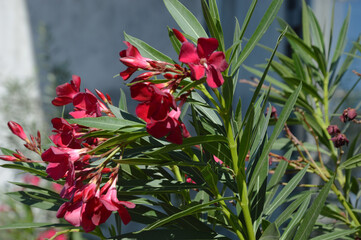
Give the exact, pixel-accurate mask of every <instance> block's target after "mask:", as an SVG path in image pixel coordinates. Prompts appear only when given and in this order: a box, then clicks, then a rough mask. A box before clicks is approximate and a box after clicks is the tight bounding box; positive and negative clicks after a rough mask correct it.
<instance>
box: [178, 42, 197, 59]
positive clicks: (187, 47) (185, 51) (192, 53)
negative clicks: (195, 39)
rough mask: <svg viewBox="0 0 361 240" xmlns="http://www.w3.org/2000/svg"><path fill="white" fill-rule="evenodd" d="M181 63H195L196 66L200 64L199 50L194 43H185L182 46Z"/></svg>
mask: <svg viewBox="0 0 361 240" xmlns="http://www.w3.org/2000/svg"><path fill="white" fill-rule="evenodd" d="M179 61H181V62H183V63H194V64H198V63H199V57H198V54H197V49H196V47H195V46H194V45H193V44H192V43H190V42H185V43H183V44H182V47H181V49H180V53H179Z"/></svg>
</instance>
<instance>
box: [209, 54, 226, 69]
mask: <svg viewBox="0 0 361 240" xmlns="http://www.w3.org/2000/svg"><path fill="white" fill-rule="evenodd" d="M208 64H209V65H213V66H214V67H215V68H216V69H217V70H219V71H221V72H223V71H225V70H226V69H227V67H228V63H227V62H226V59H225V56H224V53H223V52H214V53H212V54H211V56H210V57H209V58H208Z"/></svg>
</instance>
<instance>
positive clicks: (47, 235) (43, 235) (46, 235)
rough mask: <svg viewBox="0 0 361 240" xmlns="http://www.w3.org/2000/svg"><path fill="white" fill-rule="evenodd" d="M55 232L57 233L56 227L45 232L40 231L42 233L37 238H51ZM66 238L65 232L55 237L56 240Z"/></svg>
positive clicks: (42, 239)
mask: <svg viewBox="0 0 361 240" xmlns="http://www.w3.org/2000/svg"><path fill="white" fill-rule="evenodd" d="M55 234H56V231H55V229H49V230H47V231H45V232H42V233H40V235H39V236H38V238H37V239H36V240H45V239H50V238H51V237H52V236H54V235H55ZM66 239H67V238H66V236H65V235H64V234H61V235H59V236H57V237H56V238H54V240H66Z"/></svg>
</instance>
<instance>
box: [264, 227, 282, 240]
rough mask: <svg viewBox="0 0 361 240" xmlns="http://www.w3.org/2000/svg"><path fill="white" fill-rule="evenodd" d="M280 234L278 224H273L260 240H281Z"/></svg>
mask: <svg viewBox="0 0 361 240" xmlns="http://www.w3.org/2000/svg"><path fill="white" fill-rule="evenodd" d="M279 239H280V232H279V231H278V227H277V224H275V223H271V224H270V225H269V226H268V227H267V228H266V230H265V231H264V232H263V234H262V236H261V238H260V239H259V240H279Z"/></svg>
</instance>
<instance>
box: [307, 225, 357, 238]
mask: <svg viewBox="0 0 361 240" xmlns="http://www.w3.org/2000/svg"><path fill="white" fill-rule="evenodd" d="M359 230H360V227H357V228H354V229H347V230H340V231H332V232H330V233H326V234H323V235H320V236H317V237H314V238H311V240H334V239H341V238H342V239H343V237H346V236H349V235H351V234H353V233H356V232H358V231H359Z"/></svg>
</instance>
